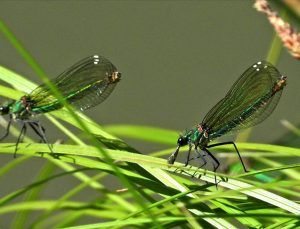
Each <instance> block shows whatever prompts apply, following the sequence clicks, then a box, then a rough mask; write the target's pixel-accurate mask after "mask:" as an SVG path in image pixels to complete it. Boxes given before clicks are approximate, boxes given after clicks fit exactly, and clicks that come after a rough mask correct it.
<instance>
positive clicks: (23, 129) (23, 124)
mask: <svg viewBox="0 0 300 229" xmlns="http://www.w3.org/2000/svg"><path fill="white" fill-rule="evenodd" d="M26 130H27V126H26V123H24V122H22V127H21V131H20V134H19V137H18V139H17V143H16V147H15V152H14V158H16V157H17V150H18V145H19V143H20V142H22V141H23V139H24V136H25V134H26Z"/></svg>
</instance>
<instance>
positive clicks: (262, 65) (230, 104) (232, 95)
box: [168, 61, 287, 172]
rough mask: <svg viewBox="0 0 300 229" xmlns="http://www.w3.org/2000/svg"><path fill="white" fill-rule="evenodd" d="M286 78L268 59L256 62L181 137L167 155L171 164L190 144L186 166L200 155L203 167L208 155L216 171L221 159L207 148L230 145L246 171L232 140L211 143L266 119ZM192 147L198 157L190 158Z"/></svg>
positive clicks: (273, 107) (277, 98)
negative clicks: (173, 149)
mask: <svg viewBox="0 0 300 229" xmlns="http://www.w3.org/2000/svg"><path fill="white" fill-rule="evenodd" d="M286 79H287V78H286V77H284V76H282V75H281V74H280V72H279V71H278V70H277V69H276V68H275V67H274V66H273V65H272V64H270V63H268V62H266V61H259V62H257V63H255V64H253V65H252V66H251V67H250V68H248V69H247V70H246V71H245V72H244V73H243V74H242V75H241V76H240V78H239V79H238V80H237V81H236V82H235V83H234V84H233V86H232V87H231V89H230V90H229V92H228V93H227V94H226V96H225V97H224V98H223V99H221V100H220V101H219V102H218V103H217V104H216V105H215V106H214V107H213V108H212V109H211V110H210V111H209V112H208V113H207V115H206V116H205V117H204V119H203V121H202V122H201V123H200V124H198V125H196V126H195V127H194V128H192V129H191V130H189V131H186V132H185V133H184V134H183V135H182V136H180V137H179V138H178V140H177V144H178V146H177V149H176V150H175V152H174V153H173V154H171V156H170V157H169V158H168V163H169V164H174V162H175V160H176V157H177V155H178V153H179V149H180V147H182V146H185V145H188V146H189V150H188V154H187V157H186V161H185V166H187V165H188V164H189V162H190V161H191V160H194V159H196V158H201V159H202V160H203V164H202V165H201V166H199V167H203V166H204V165H205V164H206V163H207V162H206V160H205V157H204V156H205V155H209V156H210V157H211V158H212V159H213V161H214V165H213V166H214V172H215V171H216V170H217V169H218V167H219V165H220V162H219V161H218V160H217V158H216V157H215V156H213V154H212V153H211V152H210V151H209V150H208V149H209V148H213V147H216V146H220V145H228V144H231V145H233V146H234V148H235V151H236V152H237V154H238V156H239V159H240V161H241V164H242V166H243V169H244V171H245V172H247V170H246V167H245V164H244V162H243V160H242V157H241V155H240V153H239V151H238V149H237V147H236V145H235V143H234V142H233V141H228V142H221V143H216V144H210V145H208V144H209V142H210V141H212V140H214V139H216V138H218V137H221V136H223V135H225V134H228V133H233V132H235V131H238V130H241V129H245V128H248V127H251V126H254V125H256V124H258V123H260V122H262V121H263V120H264V119H266V118H267V117H268V116H269V115H270V114H271V113H272V111H273V110H274V109H275V107H276V105H277V103H278V101H279V98H280V96H281V94H282V89H283V88H284V87H285V85H286ZM193 148H194V149H195V152H196V154H197V156H196V157H195V158H190V154H191V150H192V149H193Z"/></svg>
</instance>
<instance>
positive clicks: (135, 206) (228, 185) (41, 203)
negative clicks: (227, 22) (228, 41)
mask: <svg viewBox="0 0 300 229" xmlns="http://www.w3.org/2000/svg"><path fill="white" fill-rule="evenodd" d="M0 30H1V31H2V33H3V34H5V35H6V37H8V38H9V39H10V42H11V43H12V44H13V45H14V46H15V47H16V49H17V50H18V51H19V52H20V53H21V55H22V56H23V57H24V58H25V60H26V61H27V62H28V63H29V64H30V65H31V66H32V68H33V69H34V70H36V72H37V73H39V74H40V75H42V76H43V77H42V78H43V79H46V78H45V77H46V75H45V74H44V73H43V71H42V70H41V69H40V67H38V65H37V63H36V62H35V61H34V59H33V58H32V57H31V56H30V55H29V53H28V52H26V50H25V49H24V48H23V47H22V45H21V44H20V43H19V42H18V41H17V39H16V38H15V37H14V36H13V34H12V33H11V32H10V31H9V30H8V29H7V28H6V27H5V25H4V24H3V23H2V22H1V24H0ZM271 53H272V49H271V50H270V52H269V54H268V56H269V57H270V56H272V57H270V58H271V59H272V60H273V61H275V60H276V59H277V58H276V57H274V55H272V54H271ZM277 53H279V52H278V51H277ZM0 79H1V80H2V81H5V82H6V83H8V84H10V85H11V86H12V87H14V88H15V89H16V90H14V89H12V88H9V87H5V86H2V85H1V86H0V95H1V96H4V97H8V98H11V99H18V98H19V97H20V96H21V95H22V94H23V93H26V92H30V90H32V89H33V88H34V87H35V86H36V85H34V84H33V83H31V82H30V81H28V80H26V78H24V77H22V76H20V75H18V74H16V73H14V72H12V71H10V70H8V69H6V68H4V67H1V66H0ZM52 86H53V85H52ZM53 90H54V94H55V95H56V96H57V97H58V98H60V95H59V92H57V91H56V92H55V88H54V89H53ZM60 99H61V98H60ZM46 117H47V118H48V119H49V120H50V121H51V122H52V123H53V124H54V125H55V126H56V127H57V128H58V129H60V130H62V131H63V132H64V133H65V134H66V136H68V137H69V139H70V140H72V142H73V143H74V144H73V145H71V144H63V145H61V144H54V145H53V151H54V152H55V155H52V154H51V152H50V151H49V148H48V146H47V145H45V144H38V143H32V141H31V140H30V139H29V138H26V139H25V143H21V144H19V146H18V155H19V156H18V157H17V158H16V159H14V160H13V159H12V160H11V161H10V162H9V163H7V164H6V165H5V166H4V167H2V168H0V178H3V177H7V176H9V172H10V171H13V170H14V169H17V168H18V167H20V166H21V165H22V164H24V163H25V162H26V161H27V160H32V159H33V157H36V158H38V159H39V160H45V161H47V163H46V164H45V166H44V167H43V168H42V169H41V170H40V172H39V173H38V174H36V177H35V178H34V179H33V180H34V181H32V182H31V183H28V184H27V185H26V186H24V187H22V188H20V189H17V190H12V191H11V192H10V193H9V194H7V195H6V196H1V198H0V206H1V207H0V215H1V216H5V214H9V213H10V214H11V213H14V214H15V220H13V221H12V222H11V228H22V227H26V228H46V227H51V228H111V227H113V228H131V227H138V228H174V227H175V226H177V227H179V228H180V227H181V228H240V226H241V225H243V226H244V227H247V228H284V227H285V226H289V227H290V226H294V228H295V227H297V226H298V227H299V226H300V225H299V221H300V220H299V219H300V204H299V196H300V194H299V191H300V188H299V187H300V173H299V167H300V163H295V164H289V165H285V164H283V163H282V162H281V161H282V158H286V159H291V160H290V161H292V160H293V158H296V157H299V156H300V149H298V148H291V147H285V146H278V145H266V144H255V143H239V144H237V146H238V148H239V149H240V151H241V152H243V153H242V155H243V156H244V157H246V158H247V159H249V160H250V161H251V163H252V164H253V165H255V164H262V165H264V166H263V167H264V168H265V169H258V170H253V171H251V172H249V173H246V174H244V173H242V174H241V173H240V175H234V174H229V175H228V173H226V174H225V173H223V174H214V173H213V172H210V171H205V170H203V169H198V168H196V167H193V166H188V167H184V165H183V164H182V163H178V162H176V163H175V164H174V165H169V164H167V161H166V160H165V159H162V158H160V157H161V156H165V155H168V154H169V153H170V152H173V151H174V150H175V149H174V148H173V147H174V146H175V144H174V143H176V138H177V131H176V132H175V131H173V130H165V129H161V128H156V127H146V126H134V125H110V126H107V127H105V128H102V127H100V126H99V125H98V124H97V123H95V122H94V121H92V120H90V119H89V118H87V117H86V116H85V115H83V114H82V113H79V112H76V111H74V110H73V109H72V108H71V107H70V106H68V105H67V104H66V109H62V110H61V111H56V112H52V113H51V114H47V115H46ZM59 120H63V121H64V122H68V123H69V124H71V125H73V126H75V127H77V128H79V129H80V130H82V132H83V133H84V134H85V136H86V137H87V139H88V141H87V143H85V142H84V141H83V140H82V139H81V138H79V137H78V136H76V135H74V134H73V133H72V132H71V131H70V130H69V129H68V128H66V127H65V126H64V125H62V124H61V123H60V121H59ZM12 133H15V135H18V131H16V130H15V131H14V130H13V131H12ZM113 134H114V135H116V136H119V137H126V138H132V139H136V140H140V141H143V142H148V143H149V142H150V143H160V144H164V145H166V147H169V145H171V147H172V148H166V149H165V150H163V151H160V152H153V153H151V154H150V155H144V154H142V153H140V152H138V151H137V150H135V149H134V148H133V147H131V146H129V145H128V144H127V143H126V142H124V141H122V140H121V139H119V138H117V137H115V136H114V135H113ZM14 150H15V143H13V142H12V143H1V144H0V154H11V155H13V154H14ZM232 150H233V149H231V148H230V147H226V146H220V147H219V148H218V153H217V154H216V155H217V156H219V157H222V152H224V151H225V152H227V153H226V154H225V155H226V158H229V159H231V158H232V157H236V154H235V153H233V152H231V151H232ZM244 152H245V153H244ZM158 156H159V157H158ZM56 168H60V172H59V173H55V174H54V170H55V169H56ZM89 171H94V172H95V174H96V175H94V176H92V177H91V176H89V175H88V172H89ZM174 171H175V172H174ZM191 174H193V175H194V177H193V178H191ZM215 175H216V176H217V180H218V184H217V186H216V185H215ZM107 176H111V177H114V178H115V179H116V180H119V181H120V182H121V185H122V187H123V189H120V190H118V191H116V190H114V189H113V188H111V187H106V186H104V185H103V184H102V180H103V179H104V178H105V177H107ZM61 177H74V178H76V179H77V180H79V181H80V183H79V185H77V186H74V187H73V188H72V189H71V190H69V191H68V192H65V193H61V196H60V197H59V198H58V199H52V200H51V199H50V200H45V199H43V198H42V196H41V193H42V191H43V190H45V189H46V188H47V185H48V184H51V183H52V182H54V181H55V180H58V179H60V178H61ZM225 178H226V179H225ZM278 178H280V179H278ZM3 185H5V184H3V183H2V184H1V186H3ZM87 189H88V190H95V191H96V192H98V193H99V197H97V198H96V199H91V198H89V196H87V197H86V199H85V200H84V201H74V200H73V197H74V196H75V195H76V194H78V193H80V192H82V191H84V190H87ZM33 212H38V213H39V214H38V215H32V213H33ZM85 218H89V219H93V222H97V223H94V224H93V223H92V224H85V225H80V224H78V223H77V222H78V221H79V220H81V219H85Z"/></svg>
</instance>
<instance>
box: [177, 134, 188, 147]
mask: <svg viewBox="0 0 300 229" xmlns="http://www.w3.org/2000/svg"><path fill="white" fill-rule="evenodd" d="M177 143H178V145H180V146H184V145H186V144H187V143H188V139H187V138H186V137H182V136H181V137H179V138H178V140H177Z"/></svg>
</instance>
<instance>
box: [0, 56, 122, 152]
mask: <svg viewBox="0 0 300 229" xmlns="http://www.w3.org/2000/svg"><path fill="white" fill-rule="evenodd" d="M120 78H121V73H120V72H118V71H117V68H116V67H115V66H114V65H113V64H112V63H111V62H110V61H109V60H108V59H106V58H104V57H101V56H98V55H94V56H89V57H87V58H85V59H83V60H81V61H79V62H78V63H76V64H74V65H73V66H71V67H70V68H68V69H67V70H66V71H64V72H63V73H61V74H60V75H59V76H58V77H56V78H55V79H52V80H50V81H51V83H52V84H53V85H54V86H55V87H56V88H57V89H58V90H59V91H60V93H61V94H62V96H63V98H64V99H65V100H66V101H67V102H68V103H69V104H71V105H72V106H74V107H75V108H77V109H79V110H81V111H84V110H86V109H89V108H91V107H94V106H96V105H98V104H99V103H101V102H103V101H104V100H105V99H106V98H107V97H108V96H109V95H110V93H111V92H112V91H113V89H114V88H115V86H116V84H117V83H118V82H119V81H120ZM62 107H63V105H62V104H61V103H60V102H59V100H58V99H57V98H56V97H55V96H54V95H53V94H52V93H51V91H50V90H49V88H48V87H47V86H46V84H42V85H40V86H38V87H37V88H35V89H34V90H33V91H32V92H31V93H29V94H27V95H24V96H22V97H21V98H20V99H19V100H17V101H11V102H9V103H6V104H4V105H2V106H0V115H9V121H8V125H7V128H6V132H5V134H4V136H3V137H1V138H0V141H1V140H3V139H4V138H5V137H7V136H8V134H9V129H10V126H11V123H12V120H16V121H18V122H19V123H21V131H20V135H19V137H18V140H17V143H16V150H17V147H18V144H19V143H20V142H21V141H22V139H23V137H24V135H25V133H26V129H27V125H28V126H30V127H31V128H32V129H33V131H34V132H35V133H36V134H37V135H38V136H39V137H40V139H41V141H42V142H44V143H47V144H48V141H47V139H46V135H45V128H43V127H42V125H41V124H40V122H39V121H38V120H35V119H34V117H35V116H36V115H39V114H44V113H47V112H50V111H55V110H58V109H61V108H62ZM48 146H49V144H48ZM49 148H50V150H51V151H52V149H51V147H50V146H49ZM16 150H15V152H16Z"/></svg>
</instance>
